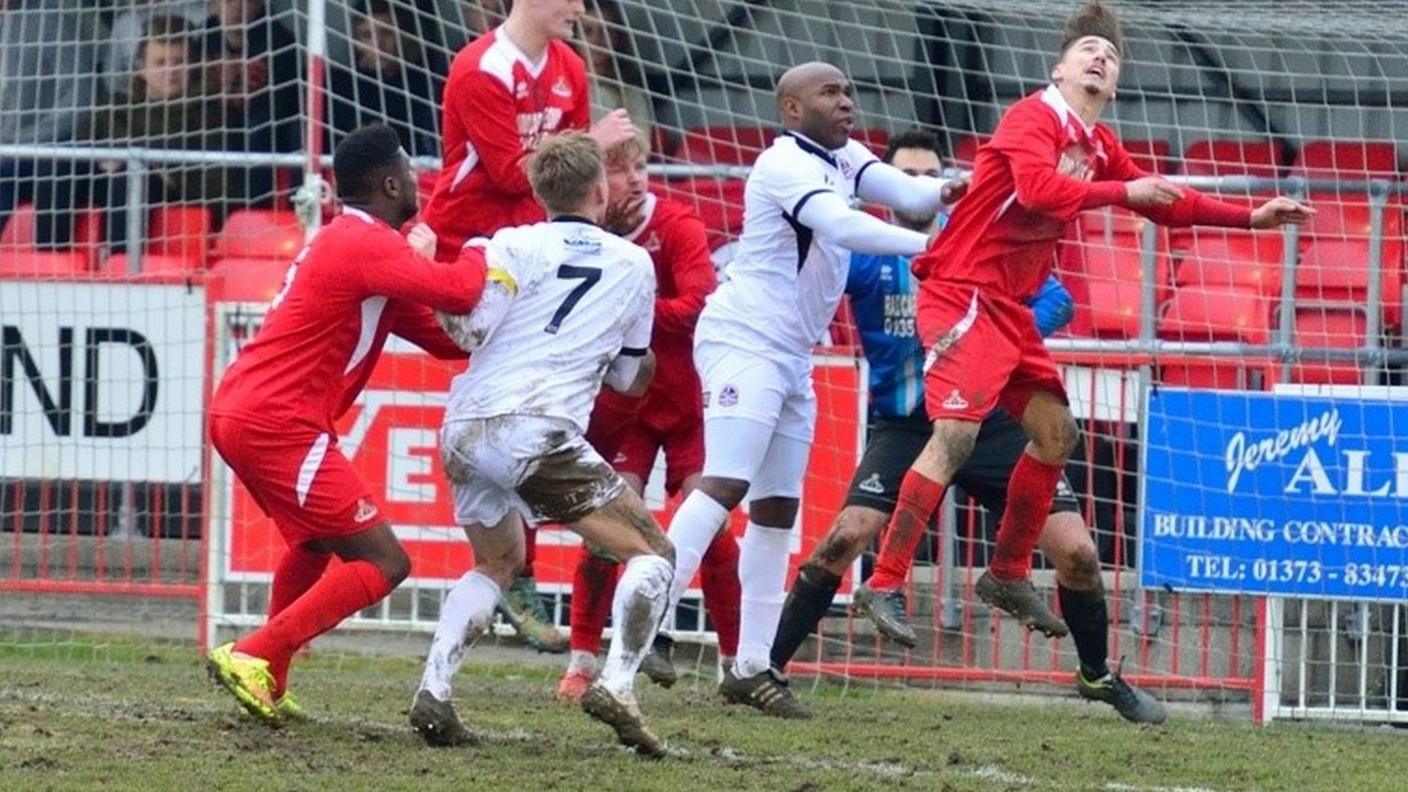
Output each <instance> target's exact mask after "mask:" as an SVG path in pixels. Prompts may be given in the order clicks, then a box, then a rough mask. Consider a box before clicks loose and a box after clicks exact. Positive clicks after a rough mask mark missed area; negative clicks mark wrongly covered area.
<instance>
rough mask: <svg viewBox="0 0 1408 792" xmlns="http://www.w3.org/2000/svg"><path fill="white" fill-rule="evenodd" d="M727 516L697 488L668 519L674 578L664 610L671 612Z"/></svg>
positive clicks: (725, 511) (715, 502) (717, 504)
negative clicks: (672, 550) (667, 607)
mask: <svg viewBox="0 0 1408 792" xmlns="http://www.w3.org/2000/svg"><path fill="white" fill-rule="evenodd" d="M727 519H728V509H725V508H724V507H723V504H721V503H719V502H718V501H716V500H714V499H713V498H711V497H709V496H708V495H705V494H704V493H703V492H701V491H699V490H695V491H693V492H691V493H689V497H687V498H685V499H684V503H681V504H680V508H679V510H678V511H676V512H675V518H674V519H673V520H671V521H670V531H669V534H668V536H669V537H670V543H671V544H673V545H674V546H675V580H674V584H673V585H672V586H671V587H670V606H669V611H668V612H670V613H673V612H674V610H675V606H676V605H679V604H680V597H682V596H684V591H685V589H687V588H689V582H690V581H691V580H694V573H696V572H698V571H699V564H700V563H701V561H702V560H703V558H704V554H705V553H706V552H708V550H709V545H711V544H713V542H714V536H715V535H717V534H718V532H719V529H720V527H722V526H723V524H724V520H727Z"/></svg>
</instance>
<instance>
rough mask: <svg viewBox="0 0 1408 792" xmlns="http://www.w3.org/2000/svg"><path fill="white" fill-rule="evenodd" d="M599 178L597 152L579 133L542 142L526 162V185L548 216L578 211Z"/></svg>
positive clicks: (586, 138)
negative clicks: (544, 208)
mask: <svg viewBox="0 0 1408 792" xmlns="http://www.w3.org/2000/svg"><path fill="white" fill-rule="evenodd" d="M603 178H605V171H604V169H603V167H602V162H601V149H600V148H599V147H597V144H596V141H595V140H593V139H592V138H590V137H588V136H587V135H586V134H584V133H582V132H564V133H562V134H560V135H553V136H552V137H549V138H547V139H545V140H544V141H543V142H542V143H541V144H539V145H538V150H537V151H536V152H534V154H533V157H532V159H530V160H529V161H528V183H529V184H531V185H532V186H533V194H534V195H535V196H537V198H538V200H539V201H541V202H542V204H543V206H544V207H546V208H547V210H548V213H549V214H570V213H572V212H577V211H580V210H581V209H582V205H583V204H585V203H586V201H587V197H588V196H590V195H591V192H592V188H593V187H595V186H596V184H597V183H598V182H600V181H601V180H602V179H603Z"/></svg>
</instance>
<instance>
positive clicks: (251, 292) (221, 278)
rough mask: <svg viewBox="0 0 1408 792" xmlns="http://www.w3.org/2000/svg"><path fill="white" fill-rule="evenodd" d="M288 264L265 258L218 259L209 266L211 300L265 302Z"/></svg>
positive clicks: (286, 269)
mask: <svg viewBox="0 0 1408 792" xmlns="http://www.w3.org/2000/svg"><path fill="white" fill-rule="evenodd" d="M291 264H292V261H291V260H289V261H280V260H277V259H266V258H249V259H238V258H228V259H221V260H220V261H217V262H215V264H214V265H213V266H212V267H211V268H210V275H211V278H210V280H209V281H208V283H209V284H210V290H211V293H212V299H217V300H224V301H227V302H254V303H267V302H269V301H270V300H272V299H273V298H274V295H275V294H278V293H279V288H280V287H281V286H283V282H284V275H285V274H287V273H288V268H289V266H290V265H291Z"/></svg>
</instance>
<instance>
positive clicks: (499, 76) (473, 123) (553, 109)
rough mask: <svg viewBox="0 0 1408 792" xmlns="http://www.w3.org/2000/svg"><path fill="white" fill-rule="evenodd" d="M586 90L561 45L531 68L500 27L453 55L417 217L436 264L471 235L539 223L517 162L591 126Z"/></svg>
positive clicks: (580, 69)
mask: <svg viewBox="0 0 1408 792" xmlns="http://www.w3.org/2000/svg"><path fill="white" fill-rule="evenodd" d="M587 91H588V89H587V69H586V66H585V65H584V64H583V63H582V59H581V57H580V56H578V55H577V53H576V52H574V51H573V50H572V47H571V46H569V45H568V44H567V43H566V42H563V41H552V42H550V43H549V44H548V49H547V52H546V53H545V54H544V55H543V58H542V60H541V61H540V62H538V63H533V62H532V61H531V60H529V58H528V56H527V55H525V54H524V53H523V51H522V50H520V49H519V48H518V47H517V45H515V44H514V43H513V42H512V41H510V40H509V39H508V37H507V36H505V35H504V29H503V28H502V27H500V28H497V29H495V30H492V31H490V32H488V33H486V34H484V35H483V36H480V37H479V38H477V39H475V40H474V41H472V42H470V43H469V44H468V45H467V46H466V47H465V48H464V49H462V50H460V52H459V54H458V55H456V56H455V60H454V63H453V64H451V66H450V77H449V80H448V81H447V82H446V83H445V98H444V102H443V111H442V113H441V131H442V133H443V135H444V145H443V147H442V150H443V154H444V167H443V168H442V169H441V171H440V177H439V179H438V180H437V181H436V182H435V192H434V193H433V194H432V195H431V198H430V202H429V203H428V204H427V205H426V207H425V209H424V211H423V213H422V216H423V217H424V219H425V221H426V222H427V223H429V224H430V227H431V228H433V229H434V230H435V233H436V234H437V235H438V236H439V245H440V255H441V258H442V259H444V258H446V257H447V256H453V255H454V254H455V252H456V251H458V250H459V247H460V245H462V244H464V242H465V241H466V240H468V239H471V238H473V237H476V236H489V235H491V234H493V233H494V232H495V231H498V230H499V229H500V228H506V227H508V226H516V225H526V224H528V223H536V222H539V221H541V220H544V219H546V215H545V214H544V212H543V208H542V207H541V206H539V205H538V203H537V201H535V200H534V199H533V191H532V188H531V187H530V186H529V184H528V175H527V173H526V172H525V171H524V168H523V160H524V158H526V157H527V156H528V154H529V153H531V152H532V151H533V150H534V149H536V148H537V147H538V143H539V142H540V141H541V140H542V139H543V137H544V136H546V135H550V134H552V133H554V132H560V131H563V130H566V129H582V130H585V129H587V128H588V127H589V126H590V124H591V103H590V101H589V97H588V92H587Z"/></svg>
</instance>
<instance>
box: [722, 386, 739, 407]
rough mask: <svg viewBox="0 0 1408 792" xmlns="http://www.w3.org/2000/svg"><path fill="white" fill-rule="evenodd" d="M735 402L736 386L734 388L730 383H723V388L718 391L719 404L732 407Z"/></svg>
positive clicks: (736, 399) (736, 402)
mask: <svg viewBox="0 0 1408 792" xmlns="http://www.w3.org/2000/svg"><path fill="white" fill-rule="evenodd" d="M737 404H738V388H735V387H733V386H732V385H725V386H724V387H723V389H722V390H720V391H719V406H720V407H734V406H736V405H737Z"/></svg>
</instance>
